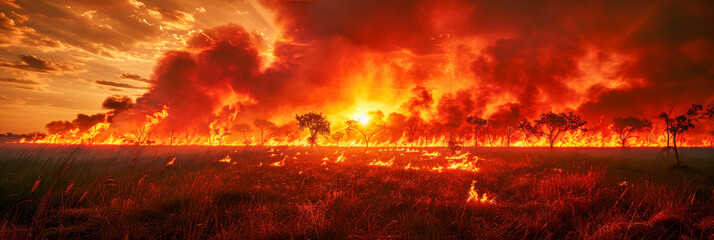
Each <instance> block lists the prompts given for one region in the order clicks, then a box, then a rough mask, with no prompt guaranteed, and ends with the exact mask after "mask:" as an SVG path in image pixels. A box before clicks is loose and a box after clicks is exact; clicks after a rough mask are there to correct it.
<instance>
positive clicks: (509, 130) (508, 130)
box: [503, 124, 516, 147]
mask: <svg viewBox="0 0 714 240" xmlns="http://www.w3.org/2000/svg"><path fill="white" fill-rule="evenodd" d="M515 132H516V128H515V127H514V126H513V125H511V124H506V126H504V127H503V133H504V134H503V135H504V137H506V139H505V140H506V147H510V146H511V139H513V134H515Z"/></svg>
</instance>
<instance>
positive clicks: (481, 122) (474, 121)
mask: <svg viewBox="0 0 714 240" xmlns="http://www.w3.org/2000/svg"><path fill="white" fill-rule="evenodd" d="M466 123H468V124H470V125H473V126H474V146H475V147H478V134H479V132H481V130H482V129H483V128H484V127H486V126H487V125H488V124H490V123H491V120H488V119H483V118H480V117H477V116H468V117H467V118H466Z"/></svg>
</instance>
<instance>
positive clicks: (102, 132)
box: [19, 106, 708, 160]
mask: <svg viewBox="0 0 714 240" xmlns="http://www.w3.org/2000/svg"><path fill="white" fill-rule="evenodd" d="M168 110H169V108H168V107H167V106H161V107H160V108H159V109H158V110H157V111H155V112H153V113H150V114H146V115H144V116H143V121H141V122H140V124H138V125H137V127H136V128H134V129H129V130H125V128H119V127H115V126H114V125H113V123H111V122H109V118H110V117H111V114H107V115H106V117H105V119H104V120H103V121H101V122H99V123H97V124H95V125H94V126H92V127H90V128H88V129H87V130H84V131H82V130H80V129H79V128H74V129H70V130H67V131H64V132H60V133H55V134H49V135H47V136H44V137H42V136H38V137H33V138H23V139H20V140H19V142H20V143H43V144H87V145H90V144H91V145H130V144H131V145H179V146H185V145H205V146H221V145H223V146H245V145H247V144H250V142H254V141H251V140H249V141H245V140H244V139H243V136H237V135H238V134H231V132H230V129H231V127H232V125H233V123H234V122H235V121H236V116H237V114H238V111H237V110H236V111H233V112H230V113H229V114H226V115H225V116H223V115H222V116H223V117H222V118H218V119H214V120H212V121H211V122H210V123H209V124H208V126H207V132H203V133H202V132H195V131H193V130H191V131H184V132H181V133H176V134H175V133H173V132H171V133H166V131H165V129H164V132H161V131H158V130H160V129H161V127H160V126H161V124H162V123H163V122H164V120H165V119H166V118H168V117H169V113H168ZM372 118H373V116H371V115H369V114H366V113H364V111H361V112H360V113H357V114H354V115H353V119H354V120H356V121H358V122H359V123H360V124H368V123H369V122H370V121H373V120H374V119H372ZM340 127H342V128H340ZM335 128H336V129H334V130H333V132H337V131H342V130H343V129H344V126H336V127H335ZM393 129H396V128H393ZM419 130H420V131H421V133H422V135H420V136H418V137H414V138H413V139H410V137H409V136H408V134H407V133H406V130H405V131H404V133H401V135H394V136H388V137H385V136H381V135H378V136H377V137H375V138H374V139H371V140H370V143H369V146H370V147H398V148H396V149H395V150H390V151H401V152H406V153H415V152H420V151H421V153H422V156H425V157H432V158H434V157H440V156H441V153H440V152H438V151H427V150H419V149H416V147H447V146H449V139H450V137H449V133H448V132H446V131H443V130H441V132H434V133H429V134H427V133H428V132H429V131H430V130H427V129H419ZM608 131H610V130H609V129H607V128H606V129H601V130H589V131H581V130H578V131H569V132H562V133H561V134H560V135H559V136H558V139H557V140H556V141H555V144H554V146H555V147H621V144H620V140H619V139H618V136H616V135H617V134H614V133H612V132H608ZM385 132H386V131H385ZM254 134H257V133H254ZM469 134H472V133H470V132H468V131H467V132H464V133H462V135H463V136H462V137H461V139H459V143H460V144H462V145H463V146H474V145H476V142H475V141H474V139H473V137H472V136H471V135H469ZM295 135H296V136H301V137H294V138H282V139H280V138H278V137H275V136H272V137H267V138H266V141H265V143H264V144H263V145H265V146H271V147H275V146H309V145H310V144H309V143H308V141H307V138H306V135H304V134H302V135H301V134H299V133H296V134H295ZM479 136H480V137H479V144H478V145H479V146H480V147H502V146H506V145H505V144H506V142H509V144H508V146H510V147H548V146H549V142H548V139H547V137H546V136H538V137H535V136H529V137H528V138H524V137H523V136H519V135H516V137H513V138H511V139H510V140H511V141H507V139H506V137H504V136H498V135H496V134H493V133H488V134H481V135H479ZM254 137H255V136H248V139H254ZM345 138H346V139H345V140H343V141H342V142H340V144H339V146H340V147H343V146H344V147H361V146H365V143H364V140H363V138H362V137H361V136H358V135H357V134H355V135H353V136H346V137H345ZM678 140H679V141H678V143H677V145H678V146H681V147H696V146H708V145H707V144H708V143H706V142H701V143H695V142H690V141H687V140H688V139H687V135H686V134H683V135H680V136H678ZM667 142H668V141H667V137H666V134H665V132H664V131H663V130H662V129H661V128H656V129H653V130H651V131H649V132H640V133H635V134H633V136H632V137H631V138H630V139H628V141H627V145H628V146H630V147H663V146H666V145H668V144H667ZM670 144H671V143H670ZM320 145H322V146H335V145H337V143H336V142H335V141H331V140H330V141H328V140H324V141H322V142H321V143H320ZM277 151H278V150H276V149H274V148H272V149H271V150H269V151H268V152H271V153H272V152H277ZM299 154H307V152H304V153H298V154H296V156H297V155H299ZM455 157H458V158H464V157H467V156H465V155H463V156H453V157H450V158H451V160H456V158H455Z"/></svg>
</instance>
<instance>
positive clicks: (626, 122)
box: [612, 117, 652, 147]
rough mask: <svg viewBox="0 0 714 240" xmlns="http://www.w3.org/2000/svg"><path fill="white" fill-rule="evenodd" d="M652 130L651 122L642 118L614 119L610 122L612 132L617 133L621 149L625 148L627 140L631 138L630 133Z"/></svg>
mask: <svg viewBox="0 0 714 240" xmlns="http://www.w3.org/2000/svg"><path fill="white" fill-rule="evenodd" d="M651 128H652V121H650V120H648V119H646V118H643V119H639V118H634V117H626V118H622V117H616V118H615V119H613V120H612V130H613V131H615V133H617V137H618V138H619V139H620V145H621V146H622V147H625V146H627V139H629V138H630V137H631V136H632V133H635V132H639V131H646V130H649V129H651Z"/></svg>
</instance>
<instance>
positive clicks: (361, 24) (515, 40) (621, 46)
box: [0, 0, 714, 132]
mask: <svg viewBox="0 0 714 240" xmlns="http://www.w3.org/2000/svg"><path fill="white" fill-rule="evenodd" d="M0 11H1V14H0V31H2V33H3V34H2V36H3V37H2V38H1V39H0V72H1V73H2V76H3V77H2V78H0V86H1V87H2V88H1V89H2V90H1V91H0V107H2V109H3V112H4V113H3V114H2V115H1V116H0V126H1V127H0V128H1V129H0V130H2V131H13V132H31V131H43V130H44V126H45V124H47V123H48V122H50V121H53V120H66V121H72V119H75V118H76V117H77V114H78V113H84V114H95V113H102V112H106V111H109V110H116V109H112V108H107V107H103V106H102V103H103V102H104V100H105V99H106V98H107V97H108V96H113V95H115V96H128V97H129V98H130V99H131V103H132V106H133V108H131V109H130V110H128V111H124V113H121V114H118V115H117V116H116V117H115V118H114V121H115V124H114V125H115V127H117V128H131V127H132V126H136V125H137V122H140V121H143V119H144V116H145V115H147V114H152V113H153V112H155V111H157V109H160V108H161V107H162V106H166V107H168V109H169V110H168V114H169V117H168V118H166V121H165V123H162V124H164V125H166V127H165V129H193V128H195V129H202V130H201V131H204V130H205V129H207V128H208V127H209V125H210V124H211V123H212V122H215V121H216V119H225V116H228V115H231V114H237V117H236V118H237V119H238V121H244V122H251V121H252V119H255V118H268V119H273V120H275V121H277V122H279V123H280V122H283V123H284V122H287V121H289V120H290V119H293V118H294V115H295V114H296V113H300V112H306V111H320V112H325V113H326V114H327V115H328V117H330V118H332V119H345V118H349V117H351V116H355V115H360V114H364V113H365V112H367V111H373V110H381V111H383V112H384V113H385V114H388V113H391V112H399V113H401V114H403V115H406V116H419V117H421V118H424V119H426V120H429V121H438V122H441V123H444V124H446V123H455V124H463V119H465V118H466V116H468V115H477V116H482V117H485V118H491V119H496V120H499V119H500V120H516V119H520V118H528V119H533V118H536V117H537V116H538V115H539V114H540V113H543V112H549V111H554V112H568V111H574V112H576V113H577V114H578V115H581V116H583V118H584V119H586V120H587V121H588V122H589V123H590V124H591V125H600V126H603V125H604V126H606V125H608V124H609V123H610V122H611V119H613V118H614V117H619V116H623V117H624V116H636V117H645V118H650V119H651V118H652V117H653V116H654V115H656V114H657V113H659V112H661V111H664V110H666V109H667V107H668V106H669V105H670V104H672V103H676V104H677V107H678V109H683V108H685V107H686V106H688V105H690V104H692V103H700V104H704V105H706V104H710V103H713V102H714V93H712V89H714V25H712V24H705V23H710V22H714V3H713V2H711V1H686V2H683V1H672V0H647V1H645V0H641V1H640V0H635V1H616V0H602V1H569V0H567V1H566V0H549V1H527V0H515V1H486V0H481V1H479V0H473V1H469V0H413V1H384V0H343V1H334V0H314V1H309V0H306V1H276V0H260V1H237V0H236V1H234V0H219V1H210V2H201V1H187V0H168V1H148V0H145V1H141V0H110V1H90V0H86V1H71V0H70V1H22V0H12V1H10V0H2V2H0ZM708 129H712V127H711V126H710V125H705V126H704V127H700V128H699V129H698V131H704V130H708Z"/></svg>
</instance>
